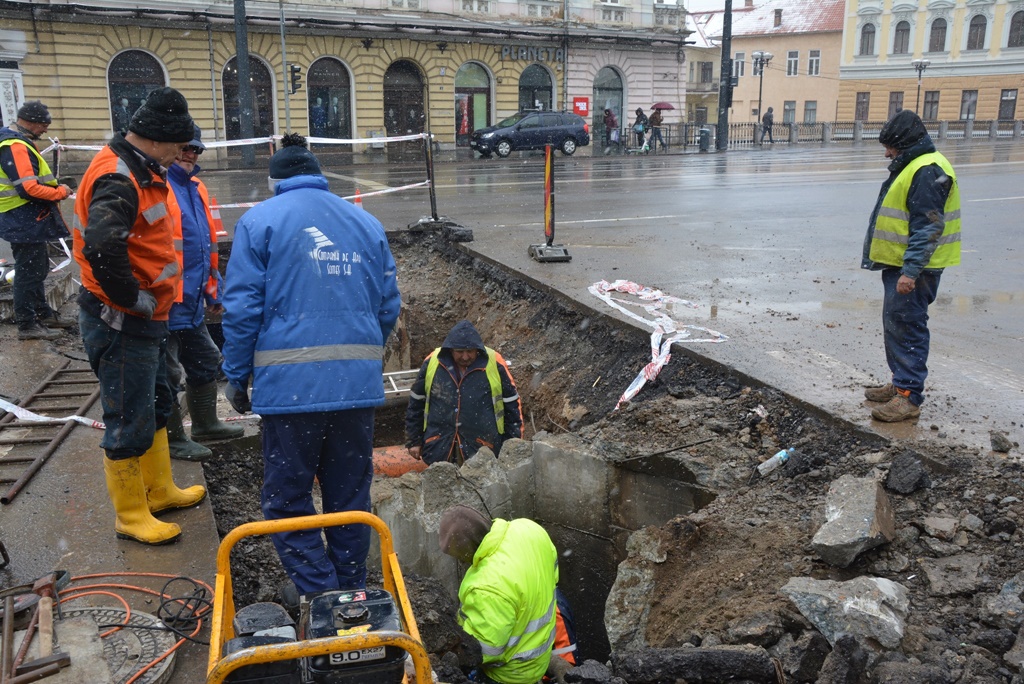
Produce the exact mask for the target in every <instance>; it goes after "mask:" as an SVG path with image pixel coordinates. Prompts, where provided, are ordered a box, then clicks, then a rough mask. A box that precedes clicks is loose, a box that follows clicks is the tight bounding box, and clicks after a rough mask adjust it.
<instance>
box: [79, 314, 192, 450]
mask: <svg viewBox="0 0 1024 684" xmlns="http://www.w3.org/2000/svg"><path fill="white" fill-rule="evenodd" d="M78 326H79V329H80V330H81V332H82V343H83V345H84V347H85V353H86V355H88V357H89V365H90V366H92V370H93V372H94V373H95V374H96V378H97V379H98V380H99V381H100V397H101V400H102V402H103V423H104V424H105V425H106V430H105V431H104V432H103V439H102V440H101V441H100V446H102V447H103V448H104V449H106V450H107V456H108V457H109V458H110V459H111V460H114V461H117V460H120V459H125V458H131V457H133V456H141V455H142V454H144V453H145V452H146V451H147V450H148V449H149V448H150V447H151V446H153V434H154V433H155V432H156V431H157V430H161V429H163V428H165V427H167V416H168V415H170V412H171V397H172V393H171V386H170V384H168V382H167V364H166V358H165V354H166V351H167V338H166V337H163V338H158V337H139V336H135V335H126V334H124V333H122V332H120V331H118V330H114V329H113V328H111V327H110V326H109V325H107V324H106V323H104V322H103V320H102V319H100V318H99V317H98V316H93V315H92V314H90V313H88V312H87V311H85V309H80V310H79V314H78Z"/></svg>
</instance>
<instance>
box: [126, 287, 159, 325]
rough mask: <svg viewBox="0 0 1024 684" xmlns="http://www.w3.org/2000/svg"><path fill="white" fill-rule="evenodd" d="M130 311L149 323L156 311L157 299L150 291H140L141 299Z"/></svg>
mask: <svg viewBox="0 0 1024 684" xmlns="http://www.w3.org/2000/svg"><path fill="white" fill-rule="evenodd" d="M128 310H129V311H131V312H132V313H136V314H138V315H139V316H142V317H143V318H145V319H146V320H147V321H148V320H149V319H151V318H152V317H153V312H154V311H156V297H154V296H153V294H152V293H151V292H149V291H148V290H139V298H138V299H137V300H135V304H133V305H132V308H130V309H128Z"/></svg>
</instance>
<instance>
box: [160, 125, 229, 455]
mask: <svg viewBox="0 0 1024 684" xmlns="http://www.w3.org/2000/svg"><path fill="white" fill-rule="evenodd" d="M205 150H206V145H205V144H203V133H202V131H201V130H200V128H199V126H194V135H193V137H192V141H191V142H190V143H189V144H188V145H186V146H185V148H184V149H183V150H182V151H181V152H179V153H178V156H177V158H175V160H174V164H172V165H171V166H170V167H169V168H168V169H167V184H168V185H169V186H170V187H171V194H170V195H168V196H167V200H168V206H169V208H170V214H171V218H172V219H173V220H174V222H175V239H176V242H177V244H180V245H181V247H180V250H181V252H180V260H181V265H182V270H181V294H180V295H179V297H178V300H177V301H176V302H175V303H174V304H173V305H172V306H171V313H170V318H169V319H168V321H167V323H168V325H167V327H168V329H169V331H170V334H169V335H168V337H167V379H168V380H169V381H170V383H171V387H172V388H173V389H174V392H175V398H174V401H173V402H172V403H171V415H170V416H168V418H167V442H168V446H169V447H170V450H171V458H177V459H180V460H184V461H202V460H205V459H207V458H209V457H210V456H212V455H213V452H211V451H210V450H209V449H207V448H206V447H205V446H203V445H202V444H199V443H198V442H194V441H192V439H189V436H188V435H187V434H186V433H185V428H184V427H183V426H182V422H181V409H180V407H179V405H178V401H177V392H178V391H179V390H181V389H182V384H183V383H184V385H185V397H186V399H187V400H188V412H189V415H190V416H191V418H192V438H193V439H196V440H215V439H231V438H234V437H241V436H242V433H243V432H244V431H245V428H243V427H242V426H241V425H229V424H228V423H225V422H224V421H222V420H220V419H219V418H217V373H218V372H219V371H220V349H218V348H217V345H216V344H215V343H214V341H213V337H211V336H210V331H209V330H208V329H207V327H206V313H207V312H210V313H214V314H217V313H221V312H223V310H224V307H223V306H222V305H221V303H220V291H221V285H222V283H221V277H220V271H219V270H218V266H219V257H218V255H217V228H218V227H219V226H220V212H219V211H218V210H217V209H216V208H215V207H214V203H213V202H212V201H211V199H210V193H209V191H208V190H207V189H206V184H204V183H203V181H201V180H199V178H197V175H198V174H199V171H200V170H201V169H200V167H199V155H201V154H202V153H203V152H204V151H205Z"/></svg>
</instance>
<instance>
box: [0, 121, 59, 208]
mask: <svg viewBox="0 0 1024 684" xmlns="http://www.w3.org/2000/svg"><path fill="white" fill-rule="evenodd" d="M11 145H24V146H25V147H27V148H28V149H29V152H31V153H32V155H33V156H34V157H35V158H36V161H38V162H39V175H37V176H36V177H35V180H36V182H38V183H42V184H44V185H49V186H50V187H53V188H55V187H57V179H56V178H54V177H53V172H52V171H50V165H49V164H47V163H46V159H44V158H43V155H41V154H39V150H37V149H36V147H35V145H30V144H29V143H26V142H25V141H24V140H19V139H18V138H8V139H7V140H4V141H3V142H0V148H3V147H10V146H11ZM26 180H28V179H27V178H19V179H18V181H17V182H18V183H24V182H25V181H26ZM30 201H31V200H28V199H25V198H24V197H22V196H21V195H20V194H18V189H17V188H15V187H14V184H13V183H12V182H11V179H10V178H8V177H7V174H6V173H4V170H3V168H2V167H0V213H3V212H7V211H10V210H11V209H16V208H18V207H20V206H21V205H23V204H28V203H29V202H30Z"/></svg>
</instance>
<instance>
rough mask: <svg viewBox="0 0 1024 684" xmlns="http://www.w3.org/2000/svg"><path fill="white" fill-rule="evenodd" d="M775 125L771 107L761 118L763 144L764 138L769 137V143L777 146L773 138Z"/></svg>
mask: <svg viewBox="0 0 1024 684" xmlns="http://www.w3.org/2000/svg"><path fill="white" fill-rule="evenodd" d="M774 123H775V115H774V114H772V108H771V107H769V108H768V111H766V112H765V113H764V116H762V117H761V142H762V143H763V142H764V136H765V135H767V136H768V142H770V143H771V144H773V145H774V144H775V138H773V137H772V125H773V124H774Z"/></svg>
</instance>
